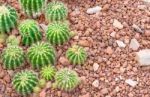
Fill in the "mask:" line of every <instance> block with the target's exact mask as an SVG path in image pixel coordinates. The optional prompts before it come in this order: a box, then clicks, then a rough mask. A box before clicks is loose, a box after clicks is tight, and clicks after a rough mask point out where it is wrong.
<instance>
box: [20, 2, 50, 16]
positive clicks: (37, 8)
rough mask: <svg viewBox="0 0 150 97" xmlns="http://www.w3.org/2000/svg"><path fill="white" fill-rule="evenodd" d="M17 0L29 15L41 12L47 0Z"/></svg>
mask: <svg viewBox="0 0 150 97" xmlns="http://www.w3.org/2000/svg"><path fill="white" fill-rule="evenodd" d="M19 2H20V5H21V8H22V9H23V10H24V12H25V13H26V14H27V15H28V16H30V17H31V16H34V15H36V14H37V15H38V14H40V13H41V12H42V10H43V8H44V6H45V5H46V2H47V0H19Z"/></svg>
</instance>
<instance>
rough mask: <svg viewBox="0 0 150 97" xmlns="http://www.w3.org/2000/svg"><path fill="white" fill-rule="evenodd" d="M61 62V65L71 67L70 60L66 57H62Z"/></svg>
mask: <svg viewBox="0 0 150 97" xmlns="http://www.w3.org/2000/svg"><path fill="white" fill-rule="evenodd" d="M59 62H60V63H61V64H63V65H69V64H70V63H69V60H68V59H67V58H65V57H60V58H59Z"/></svg>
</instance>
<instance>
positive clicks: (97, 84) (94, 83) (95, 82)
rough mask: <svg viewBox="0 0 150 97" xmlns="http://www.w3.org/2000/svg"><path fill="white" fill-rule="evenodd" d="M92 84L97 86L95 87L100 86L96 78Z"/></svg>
mask: <svg viewBox="0 0 150 97" xmlns="http://www.w3.org/2000/svg"><path fill="white" fill-rule="evenodd" d="M92 85H93V86H94V87H95V88H98V87H99V80H94V81H93V83H92Z"/></svg>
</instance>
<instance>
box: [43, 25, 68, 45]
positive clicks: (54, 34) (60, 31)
mask: <svg viewBox="0 0 150 97" xmlns="http://www.w3.org/2000/svg"><path fill="white" fill-rule="evenodd" d="M46 38H47V40H48V41H49V42H50V43H51V44H53V45H61V44H63V43H65V42H67V41H68V40H69V39H70V32H69V27H68V26H67V25H66V24H64V23H61V22H55V23H53V24H50V25H49V26H48V30H47V32H46Z"/></svg>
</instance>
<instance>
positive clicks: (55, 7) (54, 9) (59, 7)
mask: <svg viewBox="0 0 150 97" xmlns="http://www.w3.org/2000/svg"><path fill="white" fill-rule="evenodd" d="M45 15H46V18H47V20H49V21H60V20H64V19H66V17H67V15H68V9H67V7H66V6H65V5H64V4H63V3H62V2H58V1H53V2H51V3H49V4H48V6H47V7H46V14H45Z"/></svg>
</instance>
